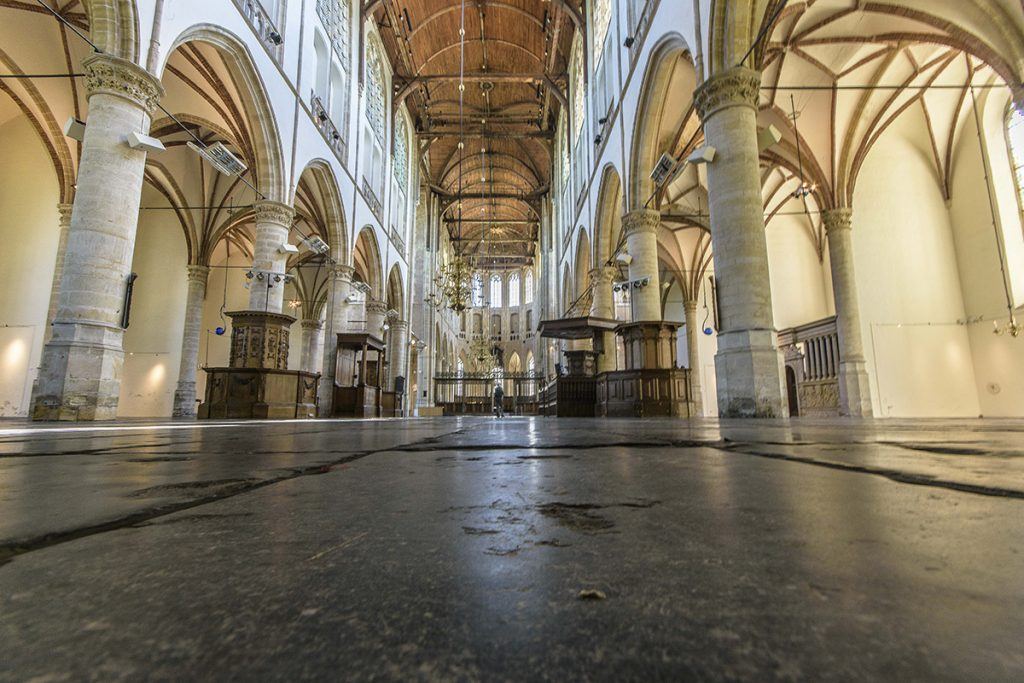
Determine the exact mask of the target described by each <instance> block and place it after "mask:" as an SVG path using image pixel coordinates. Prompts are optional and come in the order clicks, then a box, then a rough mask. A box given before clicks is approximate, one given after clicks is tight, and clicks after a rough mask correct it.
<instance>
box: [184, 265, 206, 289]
mask: <svg viewBox="0 0 1024 683" xmlns="http://www.w3.org/2000/svg"><path fill="white" fill-rule="evenodd" d="M185 275H186V277H187V278H188V281H189V282H198V283H200V284H203V285H205V284H206V281H207V280H208V279H209V277H210V267H209V266H201V265H188V266H185Z"/></svg>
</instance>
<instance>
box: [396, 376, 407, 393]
mask: <svg viewBox="0 0 1024 683" xmlns="http://www.w3.org/2000/svg"><path fill="white" fill-rule="evenodd" d="M395 393H396V394H404V393H405V377H402V376H401V375H399V376H398V377H396V378H395Z"/></svg>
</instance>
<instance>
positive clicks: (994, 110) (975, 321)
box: [950, 96, 1024, 417]
mask: <svg viewBox="0 0 1024 683" xmlns="http://www.w3.org/2000/svg"><path fill="white" fill-rule="evenodd" d="M984 105H985V106H984V108H983V109H982V111H983V113H984V118H983V123H982V129H983V132H984V136H983V138H984V140H983V143H984V145H985V149H986V156H987V157H988V161H989V165H990V168H989V169H988V171H989V172H988V173H986V169H985V167H984V165H983V163H982V156H981V148H980V147H979V141H978V134H977V130H978V129H977V126H976V125H975V123H974V119H973V117H971V118H970V119H968V121H967V124H966V126H965V127H964V130H963V132H962V133H961V136H960V140H959V143H958V146H957V150H956V155H955V157H954V167H953V170H954V172H953V177H952V201H951V202H950V216H951V218H952V221H953V233H954V240H955V244H956V254H957V261H958V265H959V271H960V280H961V282H962V284H963V296H964V306H965V310H966V316H967V318H968V319H969V320H970V321H972V322H970V323H969V324H968V326H967V332H968V336H969V338H970V343H971V352H972V354H971V355H972V360H973V363H974V373H975V383H976V388H977V389H976V390H977V395H978V401H979V404H980V412H981V414H982V415H984V416H986V417H1007V416H1020V415H1022V414H1024V337H1019V338H1013V337H1011V336H1009V335H1008V334H1004V335H1001V336H996V335H995V334H993V331H992V330H993V321H997V322H1000V323H1003V322H1005V321H1006V319H1007V317H1008V313H1007V310H1006V296H1005V293H1004V288H1003V282H1002V271H1001V269H1000V263H999V249H1000V248H1001V246H1002V247H1003V248H1005V252H1004V255H1005V257H1006V258H1005V266H1006V268H1007V271H1008V275H1009V278H1008V279H1009V282H1010V283H1011V301H1012V302H1013V305H1014V306H1017V305H1019V304H1020V302H1021V300H1022V298H1024V236H1022V232H1021V218H1020V209H1019V206H1018V204H1017V198H1016V197H1015V196H1014V194H1015V191H1016V188H1015V187H1014V184H1013V179H1012V177H1011V175H1010V172H1011V171H1010V160H1009V155H1008V153H1007V144H1006V137H1005V130H1004V128H1003V126H1004V118H1003V117H1004V115H1005V111H1006V97H1005V96H1003V97H995V98H994V101H989V102H985V103H984ZM986 175H988V176H989V177H990V179H991V182H992V187H993V190H994V192H993V200H994V205H995V217H996V220H997V223H996V227H997V228H998V229H999V230H1000V233H1001V240H1000V242H1001V243H1002V244H1001V245H1000V244H997V242H996V233H995V229H994V228H993V221H992V210H991V208H990V205H989V201H988V194H987V192H986V191H985V186H984V184H983V183H984V178H985V176H986ZM1018 317H1020V315H1019V313H1018Z"/></svg>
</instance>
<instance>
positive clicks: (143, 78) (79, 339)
mask: <svg viewBox="0 0 1024 683" xmlns="http://www.w3.org/2000/svg"><path fill="white" fill-rule="evenodd" d="M82 65H83V67H84V71H85V76H86V77H85V89H86V92H87V93H88V98H89V111H88V125H86V128H85V137H84V139H83V141H82V156H81V161H80V163H79V166H78V183H77V185H78V187H77V190H76V192H75V202H74V207H73V209H72V212H71V223H70V227H69V229H68V235H67V246H66V253H65V256H64V259H63V268H62V269H61V273H60V293H59V295H58V297H57V306H56V311H55V313H54V316H53V325H52V328H51V336H50V340H49V341H48V342H47V343H46V346H45V347H44V349H43V354H42V358H41V361H40V368H39V381H38V384H37V385H36V393H35V396H34V397H33V401H32V403H33V407H32V417H33V419H36V420H109V419H113V418H115V417H117V401H118V395H119V393H120V389H121V369H122V366H123V363H124V352H123V350H122V338H123V336H124V330H123V329H122V328H121V317H122V314H123V310H122V307H123V305H124V299H125V289H126V286H127V277H128V274H129V273H130V271H131V263H132V255H133V252H134V249H135V232H136V228H137V227H138V219H139V200H140V199H141V196H142V178H143V172H144V170H145V166H146V153H145V152H144V151H142V150H137V149H132V148H130V147H129V146H128V144H127V141H126V140H127V136H128V134H129V133H130V132H133V131H134V132H138V133H148V132H149V122H150V113H151V112H152V111H153V108H154V107H155V106H156V104H157V102H158V100H159V99H160V97H161V96H162V95H163V88H162V87H161V86H160V83H159V81H158V80H157V79H156V78H155V77H154V76H153V75H152V74H150V73H149V72H148V71H146V70H144V69H142V68H141V67H139V66H136V65H135V64H133V63H131V62H129V61H126V60H123V59H119V58H117V57H111V56H108V55H101V54H95V55H92V56H90V57H88V58H86V59H85V60H84V61H83V62H82Z"/></svg>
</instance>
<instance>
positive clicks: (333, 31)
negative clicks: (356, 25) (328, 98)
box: [316, 0, 352, 71]
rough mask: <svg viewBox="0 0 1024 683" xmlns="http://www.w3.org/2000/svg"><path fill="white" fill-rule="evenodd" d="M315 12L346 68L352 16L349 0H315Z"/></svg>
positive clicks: (346, 68)
mask: <svg viewBox="0 0 1024 683" xmlns="http://www.w3.org/2000/svg"><path fill="white" fill-rule="evenodd" d="M316 12H317V14H319V15H320V21H322V22H323V24H324V28H325V29H326V30H327V37H328V39H329V40H330V41H331V46H332V47H333V48H334V51H335V52H337V53H338V57H339V58H340V59H341V63H342V65H343V66H344V67H345V70H346V71H347V70H348V60H349V54H348V53H349V49H348V39H349V27H350V26H351V23H350V17H351V16H352V14H351V12H352V10H351V7H350V5H349V0H316Z"/></svg>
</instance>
